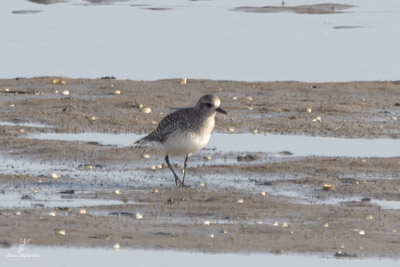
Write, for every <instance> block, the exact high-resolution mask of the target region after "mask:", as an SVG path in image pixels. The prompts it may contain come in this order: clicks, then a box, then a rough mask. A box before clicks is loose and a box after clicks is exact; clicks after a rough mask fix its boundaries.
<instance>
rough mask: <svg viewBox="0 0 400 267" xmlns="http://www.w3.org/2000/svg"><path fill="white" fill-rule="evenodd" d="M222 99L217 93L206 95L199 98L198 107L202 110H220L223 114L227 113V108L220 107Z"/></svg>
mask: <svg viewBox="0 0 400 267" xmlns="http://www.w3.org/2000/svg"><path fill="white" fill-rule="evenodd" d="M220 105H221V100H219V98H218V97H217V96H215V95H205V96H203V97H201V98H200V99H199V101H198V102H197V105H196V108H198V109H200V110H201V111H208V112H219V113H222V114H225V115H227V114H228V113H226V111H225V110H223V109H222V108H220V107H219V106H220Z"/></svg>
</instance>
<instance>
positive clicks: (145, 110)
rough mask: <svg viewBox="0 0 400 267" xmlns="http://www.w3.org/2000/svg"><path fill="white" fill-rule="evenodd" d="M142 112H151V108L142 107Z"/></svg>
mask: <svg viewBox="0 0 400 267" xmlns="http://www.w3.org/2000/svg"><path fill="white" fill-rule="evenodd" d="M142 112H143V113H150V112H151V108H149V107H146V108H143V109H142Z"/></svg>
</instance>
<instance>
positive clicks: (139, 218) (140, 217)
mask: <svg viewBox="0 0 400 267" xmlns="http://www.w3.org/2000/svg"><path fill="white" fill-rule="evenodd" d="M135 218H136V220H143V214H141V213H139V212H137V213H136V214H135Z"/></svg>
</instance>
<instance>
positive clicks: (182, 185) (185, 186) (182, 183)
mask: <svg viewBox="0 0 400 267" xmlns="http://www.w3.org/2000/svg"><path fill="white" fill-rule="evenodd" d="M180 187H182V188H189V187H190V185H185V182H181V184H180Z"/></svg>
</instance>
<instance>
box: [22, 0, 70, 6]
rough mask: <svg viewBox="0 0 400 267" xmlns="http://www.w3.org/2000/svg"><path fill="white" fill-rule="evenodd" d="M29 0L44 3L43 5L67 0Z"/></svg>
mask: <svg viewBox="0 0 400 267" xmlns="http://www.w3.org/2000/svg"><path fill="white" fill-rule="evenodd" d="M28 1H29V2H33V3H36V4H42V5H51V4H57V3H62V2H65V0H28Z"/></svg>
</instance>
